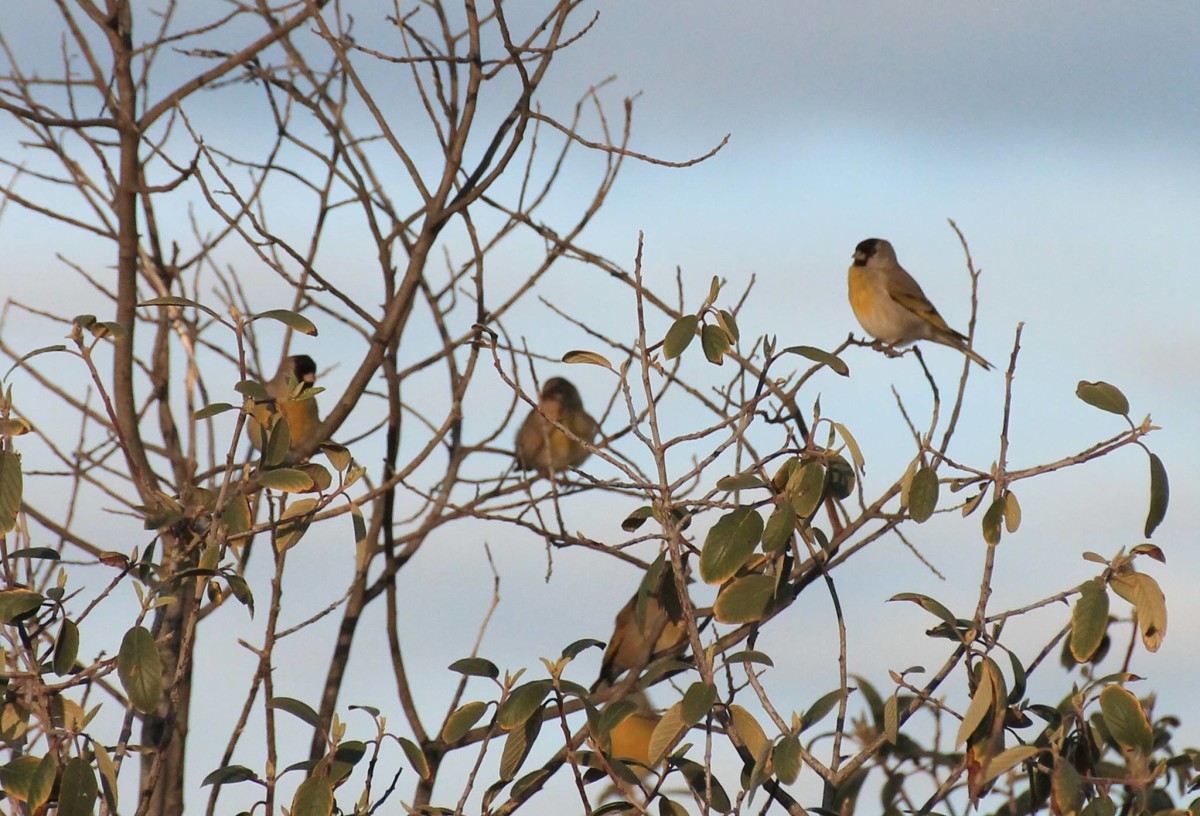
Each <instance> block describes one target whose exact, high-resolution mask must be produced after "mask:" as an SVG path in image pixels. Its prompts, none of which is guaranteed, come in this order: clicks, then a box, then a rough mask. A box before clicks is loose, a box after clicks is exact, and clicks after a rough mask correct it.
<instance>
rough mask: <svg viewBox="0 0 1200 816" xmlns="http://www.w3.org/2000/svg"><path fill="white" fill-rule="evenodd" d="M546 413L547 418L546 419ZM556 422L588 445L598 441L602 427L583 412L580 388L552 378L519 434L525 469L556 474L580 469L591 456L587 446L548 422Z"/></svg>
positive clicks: (520, 464) (517, 454)
mask: <svg viewBox="0 0 1200 816" xmlns="http://www.w3.org/2000/svg"><path fill="white" fill-rule="evenodd" d="M543 414H544V416H543ZM547 417H549V419H553V420H555V421H556V422H558V423H559V424H561V425H562V426H563V427H565V428H568V429H570V431H571V433H573V434H575V436H577V437H578V438H579V439H581V440H583V441H584V442H586V443H588V444H589V445H590V444H591V443H592V440H593V439H595V438H596V431H597V429H598V428H599V425H598V424H597V423H596V420H594V419H593V418H592V416H591V415H590V414H589V413H588V412H587V411H585V410H584V409H583V400H582V398H580V396H579V389H577V388H576V387H575V386H574V385H572V384H571V381H570V380H567V379H565V378H563V377H551V378H550V379H549V380H546V384H545V385H544V386H542V393H541V396H540V397H539V398H538V407H537V409H535V410H532V411H530V412H529V416H527V417H525V421H524V422H522V423H521V428H520V430H518V431H517V438H516V441H515V443H514V458H515V459H516V461H517V466H518V467H519V468H520V469H521V470H534V471H537V473H538V475H539V476H548V475H549V474H550V473H552V472H554V471H560V470H565V469H566V468H568V467H578V466H579V465H581V464H582V463H583V460H585V459H587V458H588V455H589V454H590V453H591V451H589V450H588V449H587V448H586V447H585V446H584V445H582V444H580V443H579V442H577V441H576V440H574V439H572V438H570V437H569V436H567V434H565V433H563V432H562V431H561V430H560V429H558V428H556V427H555V426H554V425H553V424H551V423H550V422H549V421H548V420H547Z"/></svg>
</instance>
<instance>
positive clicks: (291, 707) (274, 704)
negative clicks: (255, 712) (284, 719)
mask: <svg viewBox="0 0 1200 816" xmlns="http://www.w3.org/2000/svg"><path fill="white" fill-rule="evenodd" d="M271 708H274V709H276V710H278V711H286V712H287V713H288V714H291V715H292V716H293V717H295V718H297V719H299V720H300V721H301V722H305V723H308V724H309V725H311V726H312V727H313V728H316V727H317V724H318V723H320V722H321V718H320V717H319V716H318V715H317V712H315V711H313V709H312V706H310V705H309V704H308V703H305V702H301V701H300V700H296V699H294V698H292V697H275V698H274V699H272V700H271Z"/></svg>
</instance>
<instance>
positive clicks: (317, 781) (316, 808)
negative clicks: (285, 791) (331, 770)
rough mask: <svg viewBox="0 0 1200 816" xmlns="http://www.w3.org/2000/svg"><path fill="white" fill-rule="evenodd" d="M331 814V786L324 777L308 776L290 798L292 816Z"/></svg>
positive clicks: (322, 815) (328, 815)
mask: <svg viewBox="0 0 1200 816" xmlns="http://www.w3.org/2000/svg"><path fill="white" fill-rule="evenodd" d="M331 813H333V785H332V784H330V782H329V779H328V778H326V777H324V776H310V777H309V778H308V779H305V780H304V781H303V782H301V783H300V786H299V787H298V788H296V795H295V796H294V797H292V816H330V814H331Z"/></svg>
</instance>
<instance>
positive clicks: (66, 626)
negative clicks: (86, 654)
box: [54, 618, 79, 677]
mask: <svg viewBox="0 0 1200 816" xmlns="http://www.w3.org/2000/svg"><path fill="white" fill-rule="evenodd" d="M78 656H79V627H78V626H76V625H75V624H74V623H73V622H72V621H70V620H68V619H66V618H63V622H62V628H61V629H59V630H58V637H57V638H55V640H54V673H55V674H57V675H59V676H60V677H61V676H63V675H66V674H70V673H71V670H72V669H74V668H75V658H76V657H78Z"/></svg>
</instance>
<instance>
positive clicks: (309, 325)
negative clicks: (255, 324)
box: [250, 309, 317, 337]
mask: <svg viewBox="0 0 1200 816" xmlns="http://www.w3.org/2000/svg"><path fill="white" fill-rule="evenodd" d="M262 317H266V318H269V319H271V320H278V321H279V322H280V323H282V324H283V325H285V326H287V327H288V328H289V329H293V330H295V331H298V332H300V333H301V334H307V335H308V336H309V337H316V336H317V327H316V326H315V325H313V322H312V321H311V320H309V319H308V318H307V317H305V316H304V315H302V314H299V313H297V312H293V311H291V310H290V309H268V310H267V311H265V312H259V313H258V314H256V315H254V317H252V318H250V320H258V319H259V318H262Z"/></svg>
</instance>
